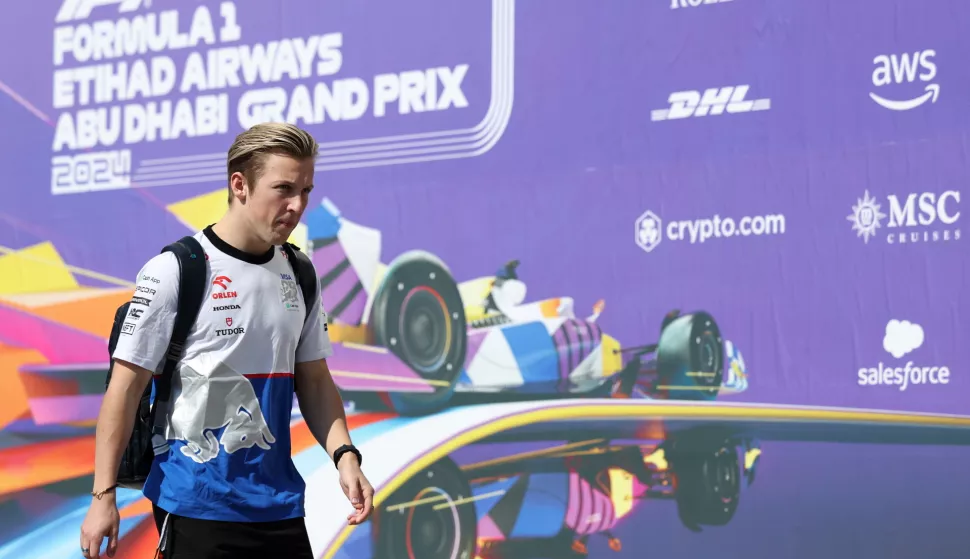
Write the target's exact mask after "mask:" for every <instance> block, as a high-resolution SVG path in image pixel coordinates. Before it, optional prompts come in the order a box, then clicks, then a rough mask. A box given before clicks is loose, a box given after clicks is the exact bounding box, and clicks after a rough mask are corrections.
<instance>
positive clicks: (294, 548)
mask: <svg viewBox="0 0 970 559" xmlns="http://www.w3.org/2000/svg"><path fill="white" fill-rule="evenodd" d="M152 512H153V513H154V516H155V527H156V528H157V529H158V533H159V535H161V534H162V527H163V523H165V517H166V515H167V516H168V523H167V524H165V526H164V527H165V530H166V533H165V538H166V542H165V549H164V552H162V553H159V554H158V557H159V558H160V559H161V558H164V559H221V558H226V559H229V558H232V559H244V558H248V557H252V558H254V559H255V558H259V559H266V558H267V557H285V558H287V559H314V558H313V551H312V549H311V548H310V538H309V536H308V535H307V530H306V523H305V522H304V520H303V519H302V518H293V519H290V520H280V521H278V522H224V521H220V520H197V519H195V518H185V517H183V516H175V515H174V514H172V515H169V514H168V513H167V512H165V511H164V510H162V509H160V508H158V507H157V506H154V505H153V506H152Z"/></svg>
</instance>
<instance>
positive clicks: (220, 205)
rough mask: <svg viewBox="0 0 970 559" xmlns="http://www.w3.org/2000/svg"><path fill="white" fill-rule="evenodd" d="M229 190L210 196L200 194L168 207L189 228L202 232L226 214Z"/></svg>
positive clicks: (215, 192) (209, 194) (221, 190)
mask: <svg viewBox="0 0 970 559" xmlns="http://www.w3.org/2000/svg"><path fill="white" fill-rule="evenodd" d="M226 196H227V190H226V189H225V188H222V189H220V190H215V191H213V192H210V193H208V194H200V195H199V196H196V197H194V198H189V199H188V200H182V201H181V202H176V203H174V204H170V205H169V206H168V211H170V212H172V214H173V215H175V217H177V218H179V220H181V221H182V223H184V224H185V225H186V226H187V227H189V228H191V229H193V230H195V231H201V230H203V229H205V227H206V226H208V225H210V224H212V223H215V222H217V221H219V218H221V217H222V216H223V214H225V213H226V208H228V207H229V206H228V202H227V199H226Z"/></svg>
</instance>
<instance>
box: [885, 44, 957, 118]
mask: <svg viewBox="0 0 970 559" xmlns="http://www.w3.org/2000/svg"><path fill="white" fill-rule="evenodd" d="M934 56H936V51H935V50H933V49H928V50H922V51H916V52H914V53H913V54H909V53H907V52H904V53H903V54H880V55H879V56H877V57H876V58H874V59H873V60H872V62H873V63H874V64H875V65H876V69H875V70H873V71H872V85H874V86H876V87H882V86H885V85H890V84H904V83H905V84H910V83H913V82H915V81H916V79H917V78H919V80H920V81H922V82H930V81H932V80H933V78H935V77H936V63H935V62H933V61H932V59H933V57H934ZM920 69H922V70H921V71H920ZM917 71H919V73H918V74H917ZM939 96H940V84H938V83H928V84H926V88H925V93H923V94H921V95H918V96H916V97H913V98H912V99H904V100H902V101H896V100H893V99H886V98H885V97H881V96H879V95H876V94H875V93H871V92H870V93H869V97H871V98H872V100H873V101H875V102H876V103H878V104H879V105H881V106H883V107H885V108H887V109H889V110H891V111H908V110H910V109H915V108H916V107H919V106H920V105H922V104H923V103H925V102H927V101H930V100H931V99H932V101H931V102H932V103H936V99H937V98H938V97H939Z"/></svg>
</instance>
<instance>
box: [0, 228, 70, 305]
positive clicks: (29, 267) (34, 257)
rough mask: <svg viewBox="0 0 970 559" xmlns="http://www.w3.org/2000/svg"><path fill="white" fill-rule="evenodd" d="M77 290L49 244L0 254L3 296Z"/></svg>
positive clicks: (62, 263) (66, 268)
mask: <svg viewBox="0 0 970 559" xmlns="http://www.w3.org/2000/svg"><path fill="white" fill-rule="evenodd" d="M78 288H79V285H78V283H77V280H76V279H74V276H73V275H72V274H71V272H70V270H69V269H68V266H67V265H66V264H65V263H64V260H63V259H62V258H61V255H60V254H58V253H57V249H56V248H54V245H53V244H51V243H50V241H47V242H43V243H39V244H36V245H34V246H30V247H27V248H24V249H20V250H3V251H0V295H15V294H22V293H40V292H45V291H67V290H71V289H78Z"/></svg>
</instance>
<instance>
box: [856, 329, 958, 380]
mask: <svg viewBox="0 0 970 559" xmlns="http://www.w3.org/2000/svg"><path fill="white" fill-rule="evenodd" d="M925 339H926V336H925V333H924V332H923V327H922V326H920V325H919V324H916V323H913V322H910V321H908V320H895V319H893V320H890V321H889V323H888V324H886V334H885V336H884V337H883V339H882V348H883V349H884V350H886V352H887V353H889V354H890V355H892V356H893V358H894V359H898V360H899V361H897V362H896V363H895V364H894V363H890V364H889V365H886V364H885V363H883V362H882V361H880V362H879V364H878V365H876V366H875V367H862V368H860V369H859V386H887V385H888V386H899V391H900V392H902V391H905V390H906V388H908V387H909V386H911V385H912V386H915V385H921V384H922V385H925V384H949V383H950V369H949V367H946V366H932V367H927V366H920V365H918V364H916V363H915V362H914V361H912V360H906V362H905V363H903V360H902V358H903V357H905V356H906V355H908V354H910V353H912V352H913V351H915V350H917V349H919V348H920V347H921V346H922V345H923V342H924V341H925ZM894 365H895V366H894Z"/></svg>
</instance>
